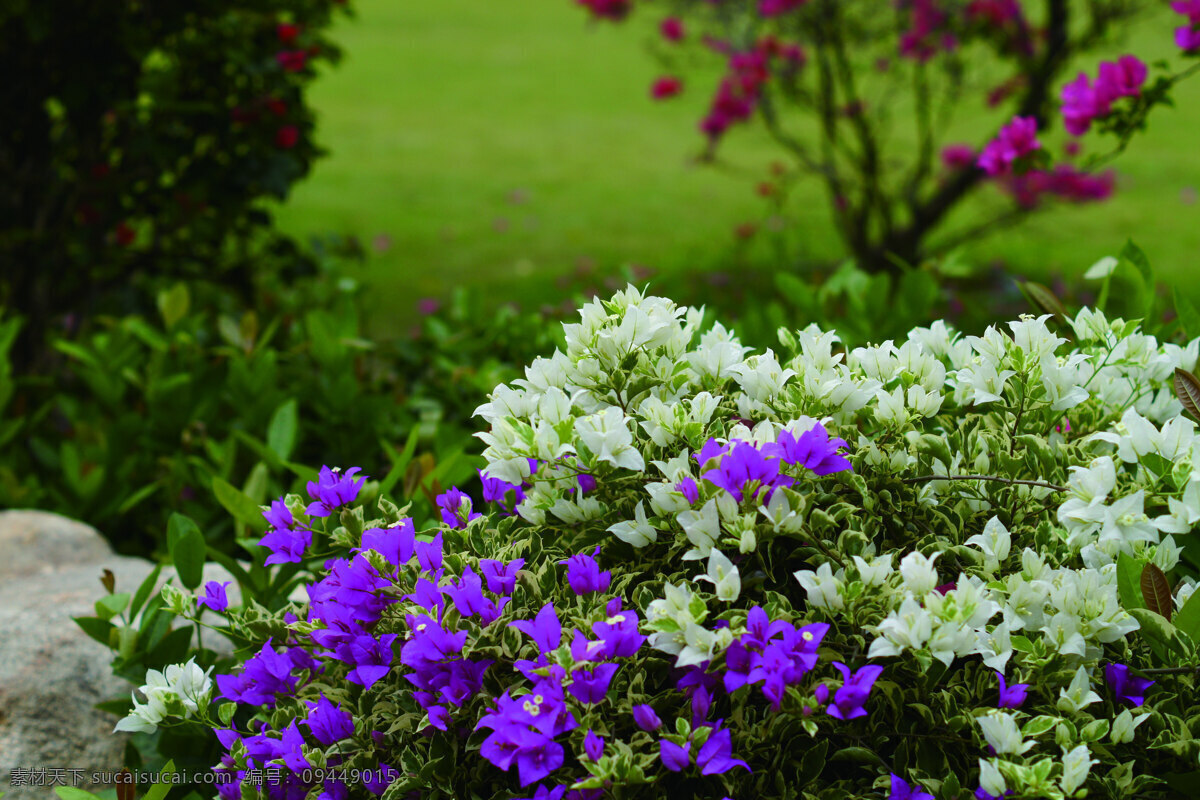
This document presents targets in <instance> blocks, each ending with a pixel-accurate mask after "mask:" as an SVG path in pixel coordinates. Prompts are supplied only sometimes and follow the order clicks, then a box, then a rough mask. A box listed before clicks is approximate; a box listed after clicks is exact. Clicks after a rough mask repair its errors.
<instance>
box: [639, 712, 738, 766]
mask: <svg viewBox="0 0 1200 800" xmlns="http://www.w3.org/2000/svg"><path fill="white" fill-rule="evenodd" d="M722 721H723V720H717V721H716V722H715V723H713V724H712V726H711V727H712V730H711V732H710V733H709V735H708V738H707V739H706V740H705V741H704V744H702V745H701V746H700V748H699V749H698V750H697V751H696V753H695V763H696V766H697V767H699V768H700V774H701V775H720V774H722V773H724V772H728V771H729V770H731V769H733V768H734V767H742V768H743V769H745V770H746V771H748V772H749V771H752V770H751V769H750V765H749V764H747V763H746V762H745V761H742V760H741V759H738V758H734V757H733V737H732V735H731V734H730V733H729V729H728V728H722V727H720V725H721V722H722ZM694 735H695V734H694V733H693V736H694ZM693 744H694V742H693V741H692V737H691V736H689V737H688V739H687V741H685V742H684V743H683V744H676V743H675V742H671V741H668V740H666V739H662V740H660V741H659V743H658V758H659V760H660V761H662V764H663V766H664V767H666V768H667V769H669V770H671V771H672V772H682V771H683V770H685V769H687V768H688V767H689V766H690V765H691V764H692V745H693Z"/></svg>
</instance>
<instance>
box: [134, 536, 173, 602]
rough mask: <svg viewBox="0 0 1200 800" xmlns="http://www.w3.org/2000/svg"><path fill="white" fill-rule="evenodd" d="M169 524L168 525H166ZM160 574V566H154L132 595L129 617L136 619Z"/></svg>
mask: <svg viewBox="0 0 1200 800" xmlns="http://www.w3.org/2000/svg"><path fill="white" fill-rule="evenodd" d="M168 524H169V523H168ZM161 574H162V564H155V565H154V569H153V570H151V572H150V574H149V575H147V576H146V577H145V579H144V580H143V581H142V583H141V585H140V586H138V588H137V591H136V592H134V593H133V603H132V604H131V605H130V606H129V616H130V617H131V618H132V617H136V616H137V613H138V611H140V610H141V608H142V604H143V603H145V602H146V600H147V599H148V598H149V597H150V593H151V592H152V591H154V586H155V584H157V583H158V576H159V575H161Z"/></svg>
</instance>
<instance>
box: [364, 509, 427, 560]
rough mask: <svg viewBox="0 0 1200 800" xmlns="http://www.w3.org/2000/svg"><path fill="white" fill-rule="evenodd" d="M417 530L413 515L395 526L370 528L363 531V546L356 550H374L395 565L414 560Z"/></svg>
mask: <svg viewBox="0 0 1200 800" xmlns="http://www.w3.org/2000/svg"><path fill="white" fill-rule="evenodd" d="M416 541H417V539H416V530H415V529H414V528H413V521H412V518H411V517H406V518H404V519H402V520H400V525H399V527H395V528H368V529H367V530H365V531H363V535H362V540H361V543H362V546H361V547H360V548H358V549H357V550H356V552H360V553H361V552H362V551H364V550H374V551H375V552H377V553H379V554H380V555H381V556H383V557H384V559H385V560H386V561H387V562H388V563H389V564H391V565H392V566H394V567H402V566H404V565H405V564H407V563H408V562H409V561H411V560H412V557H413V553H414V552H415V547H416Z"/></svg>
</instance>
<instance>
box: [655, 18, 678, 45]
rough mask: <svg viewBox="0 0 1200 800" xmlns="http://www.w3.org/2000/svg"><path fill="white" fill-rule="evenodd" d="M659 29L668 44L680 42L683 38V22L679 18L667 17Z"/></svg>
mask: <svg viewBox="0 0 1200 800" xmlns="http://www.w3.org/2000/svg"><path fill="white" fill-rule="evenodd" d="M658 29H659V31H661V32H662V35H663V38H664V39H666V40H667V41H668V42H678V41H679V40H680V39H682V38H683V20H681V19H679V18H677V17H667V18H666V19H664V20H663V21H662V25H660V26H659V28H658Z"/></svg>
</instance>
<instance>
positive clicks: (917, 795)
mask: <svg viewBox="0 0 1200 800" xmlns="http://www.w3.org/2000/svg"><path fill="white" fill-rule="evenodd" d="M891 776H892V793H891V794H890V795H888V800H936V798H935V797H934V796H933V795H931V794H930V793H929V792H927V791H925V790H924V789H922V788H921V786H920V785H919V784H915V783H914V784H913V785H912V786H909V785H908V781H906V780H904V779H903V778H901V777H900V776H899V775H897V774H896V773H894V772H893V773H891Z"/></svg>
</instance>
